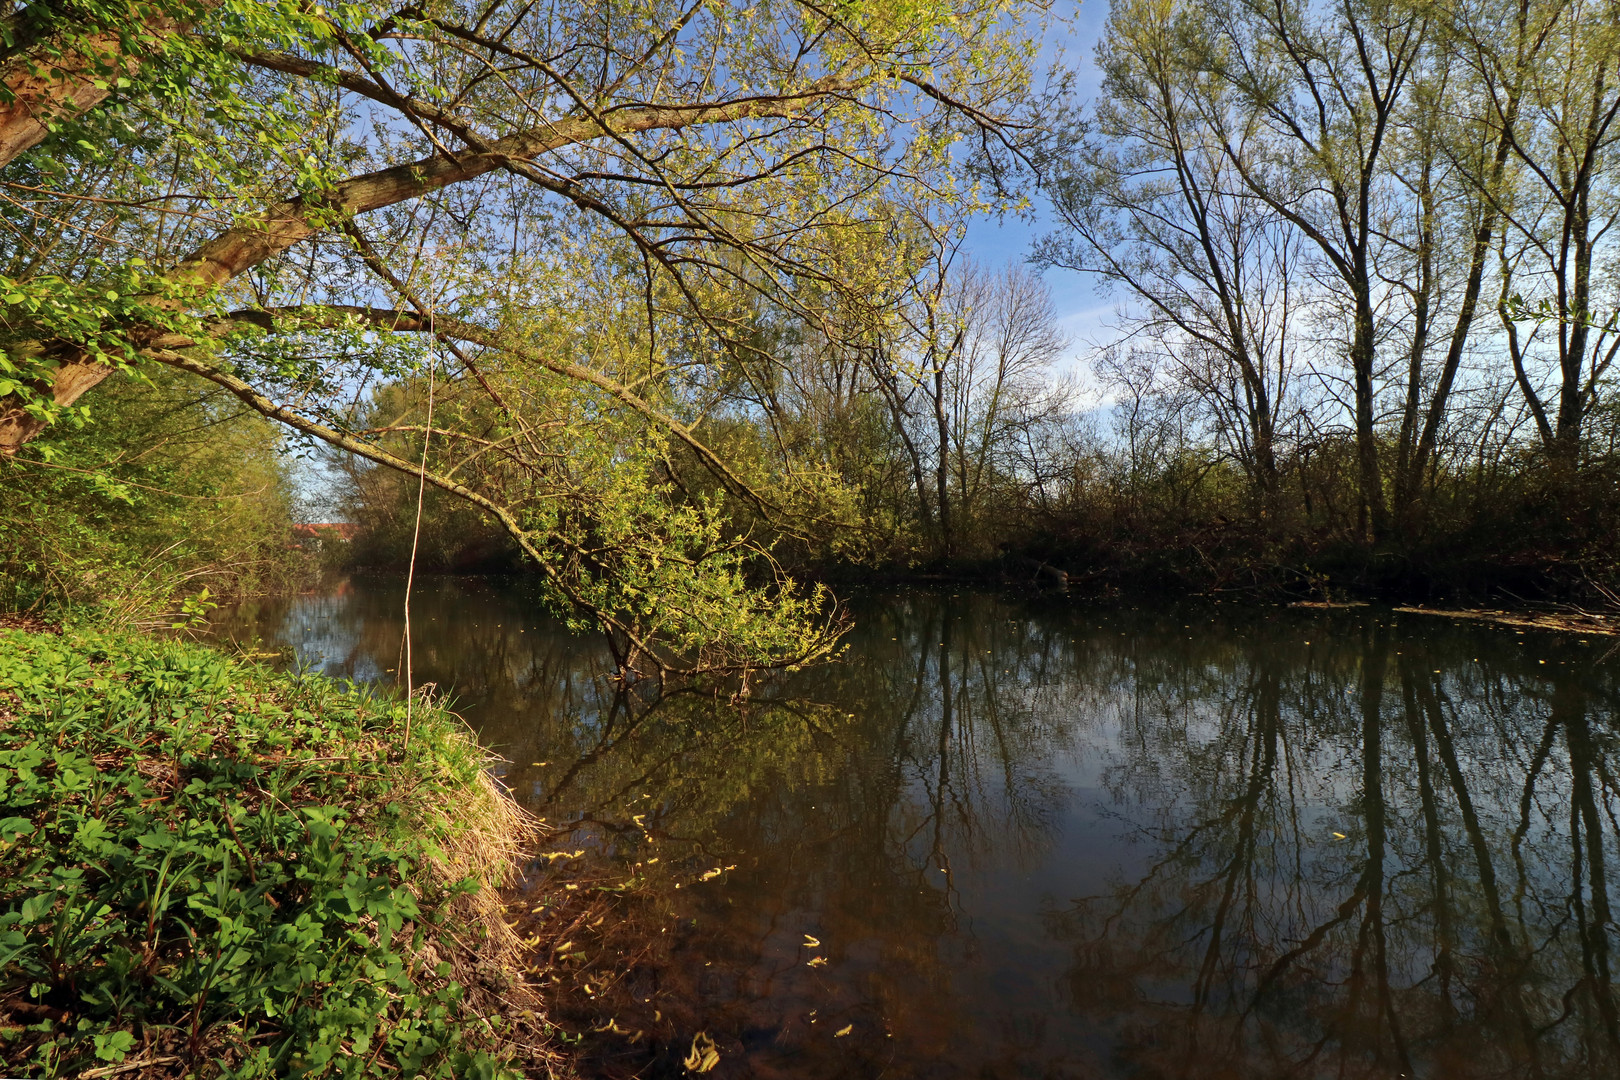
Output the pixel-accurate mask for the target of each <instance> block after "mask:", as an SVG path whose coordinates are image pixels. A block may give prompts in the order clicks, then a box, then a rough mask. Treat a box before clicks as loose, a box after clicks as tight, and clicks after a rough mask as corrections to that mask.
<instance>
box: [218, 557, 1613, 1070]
mask: <svg viewBox="0 0 1620 1080" xmlns="http://www.w3.org/2000/svg"><path fill="white" fill-rule="evenodd" d="M398 600H399V596H398V590H397V587H393V586H376V585H373V586H365V587H355V588H352V589H350V590H349V591H348V592H347V593H346V594H344V595H340V596H326V597H315V598H305V599H303V600H301V601H299V602H297V603H295V604H293V605H291V606H288V607H283V608H280V609H276V610H262V611H259V612H242V613H239V615H238V621H237V624H236V629H235V630H234V631H232V632H234V633H236V634H238V635H239V636H240V635H242V634H245V633H247V632H249V631H251V630H252V629H254V628H258V631H259V633H261V634H264V635H265V636H266V637H268V638H279V639H280V640H282V641H288V642H291V643H293V644H295V645H298V646H299V647H300V649H301V650H302V654H303V655H304V656H306V657H311V656H312V655H313V653H314V652H315V651H320V652H321V653H322V654H323V656H324V659H323V660H322V661H321V663H322V664H323V665H324V666H325V667H326V668H327V669H329V670H332V671H335V672H340V673H349V674H353V675H357V676H359V677H378V676H381V677H386V676H387V671H386V669H387V668H390V667H395V666H397V664H396V663H395V662H394V660H395V658H397V656H398V653H399V635H400V632H401V626H400V622H399V619H398V611H399V605H398ZM856 610H857V615H858V623H857V627H858V628H857V630H856V632H855V634H854V635H853V636H852V638H851V643H850V650H849V653H848V655H847V657H846V659H845V661H844V662H842V663H840V664H837V665H833V666H829V667H824V668H820V669H817V670H814V671H810V672H805V673H802V674H801V675H799V676H797V677H795V678H794V679H793V680H792V681H790V682H788V683H784V684H777V685H773V686H771V687H769V688H767V690H766V691H765V692H763V693H761V694H760V695H759V696H758V697H757V698H756V699H755V700H753V701H750V702H749V703H747V704H746V705H744V706H741V707H737V708H731V707H727V706H724V705H721V704H718V703H717V702H716V701H715V700H714V699H713V698H698V697H693V696H690V695H675V696H673V697H671V698H668V699H665V700H662V701H656V702H649V701H643V700H640V699H636V698H632V697H627V696H626V695H624V694H622V693H616V692H615V690H614V688H613V686H612V684H611V683H610V682H609V681H607V680H605V679H604V678H603V677H602V671H603V670H604V668H603V664H602V661H603V657H601V656H600V655H598V654H596V653H595V652H594V650H593V649H592V648H591V647H590V646H589V644H588V643H582V642H581V641H580V640H578V639H574V638H569V637H567V636H566V635H563V634H561V633H560V632H559V631H558V630H557V628H556V627H555V626H553V625H551V624H549V623H547V622H546V621H544V620H543V619H540V618H538V617H536V616H535V615H534V614H533V608H532V606H531V604H530V603H529V601H528V600H527V599H526V598H525V596H524V595H523V593H522V590H521V589H511V588H507V587H505V586H502V585H499V584H493V583H482V584H479V583H462V582H456V581H443V582H440V583H438V584H437V585H435V586H434V587H432V588H430V589H429V590H427V591H426V592H424V593H421V594H419V595H418V596H417V597H416V598H415V599H414V600H413V611H414V612H417V613H418V614H417V615H416V618H415V620H414V621H415V622H416V625H417V626H418V628H419V629H418V634H419V637H418V640H417V643H416V649H415V651H416V655H417V656H418V657H419V658H420V659H419V662H418V672H417V677H418V679H419V680H424V679H425V680H433V681H436V682H438V683H439V684H440V685H441V686H442V687H446V688H449V689H450V690H452V691H453V692H454V694H455V695H456V697H457V699H458V700H459V701H460V702H461V703H462V707H463V711H464V712H465V713H466V715H467V716H468V718H469V719H470V720H471V721H472V722H473V723H474V724H475V726H477V727H478V728H479V729H480V732H481V734H482V736H483V737H484V739H485V740H486V741H487V742H488V743H489V744H490V745H492V746H493V747H494V748H495V749H496V750H497V751H498V752H500V753H501V754H503V755H504V756H506V757H508V758H510V759H512V762H513V764H512V765H511V766H510V767H509V768H508V770H507V772H506V778H507V781H508V782H509V783H510V784H511V785H512V786H513V789H514V791H515V792H516V793H517V794H518V795H519V797H521V798H522V799H524V800H525V801H526V802H527V803H528V804H529V805H530V806H531V808H533V809H534V810H535V811H536V812H537V813H540V814H542V815H543V816H545V817H547V818H548V819H550V820H552V821H553V822H567V823H570V826H571V828H572V829H573V830H574V831H573V833H572V834H571V835H570V836H568V837H567V838H566V839H568V840H569V841H570V843H572V842H574V841H588V842H589V843H590V844H591V845H593V846H594V847H595V848H596V849H597V850H599V851H601V852H603V853H605V855H606V857H609V858H611V859H614V860H617V861H618V863H619V864H620V865H622V866H624V867H626V868H627V872H628V868H635V873H636V874H637V875H638V876H639V880H641V881H643V882H644V883H646V886H645V890H644V892H643V894H642V898H641V900H640V901H638V902H639V903H641V904H643V905H644V908H643V911H642V912H641V917H642V918H643V919H644V920H646V926H647V928H648V930H649V932H651V931H652V930H653V929H656V930H658V931H660V932H661V933H660V938H659V940H658V942H657V944H658V948H657V949H656V950H654V955H653V962H651V963H642V964H640V965H639V966H638V967H636V968H635V970H629V971H619V972H616V973H615V972H612V971H607V970H604V971H602V974H604V975H609V976H615V975H616V976H617V978H616V981H615V980H613V979H610V983H612V984H613V985H616V986H618V987H619V990H620V992H619V993H618V995H617V996H615V995H614V994H613V993H607V992H603V991H604V987H603V985H602V983H601V980H600V979H598V980H597V982H596V984H595V985H594V987H593V993H595V994H597V996H596V997H591V998H589V999H587V998H585V997H581V998H579V999H578V1000H577V1001H575V1002H573V1003H572V1004H571V1005H569V1006H568V1009H571V1010H572V1011H571V1013H570V1015H572V1017H573V1018H574V1020H575V1021H576V1022H577V1023H578V1024H579V1025H580V1026H581V1027H585V1026H602V1025H603V1024H605V1023H606V1022H607V1020H609V1019H612V1020H614V1021H615V1023H616V1024H617V1025H618V1026H619V1027H622V1028H625V1029H640V1030H643V1031H646V1032H650V1033H651V1034H650V1035H648V1036H647V1037H644V1038H643V1039H641V1040H639V1041H637V1042H635V1043H626V1042H624V1041H623V1040H618V1041H617V1042H614V1038H615V1037H614V1036H611V1035H609V1036H603V1037H602V1039H603V1042H602V1053H601V1055H600V1057H599V1060H598V1064H599V1065H600V1066H601V1068H602V1069H603V1070H604V1071H606V1072H610V1073H617V1074H624V1075H628V1074H630V1073H634V1072H640V1073H641V1074H644V1075H678V1074H679V1073H680V1069H679V1065H678V1062H679V1059H680V1057H681V1056H682V1055H683V1054H684V1052H685V1049H686V1045H687V1042H688V1041H689V1040H690V1038H691V1035H692V1033H693V1032H694V1031H695V1030H698V1029H699V1028H702V1029H705V1030H707V1031H709V1032H710V1033H711V1034H713V1035H714V1036H715V1037H716V1038H717V1039H718V1040H719V1044H720V1048H721V1051H722V1065H721V1067H720V1070H719V1073H718V1075H761V1076H764V1075H782V1076H829V1077H830V1076H863V1075H870V1076H876V1075H879V1074H880V1073H881V1074H882V1075H885V1076H940V1075H963V1076H967V1075H972V1076H1132V1077H1158V1076H1163V1077H1222V1076H1234V1077H1270V1076H1277V1077H1281V1076H1289V1077H1317V1076H1349V1077H1363V1076H1365V1077H1382V1076H1392V1077H1393V1076H1399V1075H1402V1074H1405V1075H1408V1076H1419V1075H1434V1076H1448V1077H1497V1076H1501V1077H1509V1076H1511V1077H1518V1076H1543V1077H1549V1078H1552V1077H1563V1076H1613V1075H1620V1023H1617V1016H1616V1005H1617V1002H1616V994H1615V989H1614V986H1613V982H1612V976H1611V971H1610V966H1611V963H1612V958H1611V953H1612V951H1613V948H1614V945H1615V941H1616V937H1615V935H1616V928H1615V924H1614V921H1613V912H1612V908H1611V901H1610V899H1609V877H1610V871H1609V867H1610V866H1611V865H1612V862H1613V860H1614V859H1615V858H1616V856H1617V854H1620V851H1617V842H1620V823H1617V819H1616V816H1615V812H1616V808H1617V805H1620V789H1617V785H1616V771H1615V760H1616V755H1615V738H1616V730H1615V716H1616V709H1615V679H1614V673H1613V670H1612V665H1609V664H1606V663H1600V662H1598V661H1597V659H1596V658H1595V657H1594V654H1598V655H1599V656H1601V654H1602V653H1603V652H1604V651H1605V650H1606V649H1607V647H1608V643H1606V642H1603V641H1601V640H1599V641H1595V642H1583V641H1581V640H1580V639H1577V638H1573V637H1557V636H1553V635H1536V634H1529V635H1526V634H1515V633H1513V632H1510V631H1502V630H1493V629H1487V628H1479V627H1453V626H1450V625H1447V624H1445V623H1441V622H1439V621H1437V620H1425V619H1414V618H1403V619H1401V620H1399V621H1396V620H1395V619H1393V618H1391V617H1388V616H1380V615H1377V614H1373V613H1343V612H1341V613H1331V614H1320V613H1311V614H1305V613H1292V612H1290V613H1274V614H1272V615H1270V616H1267V615H1265V614H1264V613H1258V614H1257V613H1249V614H1247V615H1230V616H1229V615H1227V614H1224V613H1219V614H1217V613H1212V612H1209V611H1201V612H1197V613H1189V612H1186V611H1182V612H1161V613H1158V614H1153V615H1148V614H1142V613H1134V612H1120V611H1113V612H1098V611H1086V610H1083V609H1079V608H1078V607H1077V606H1075V605H1073V604H1070V603H1062V604H1056V605H1054V604H1050V603H1049V604H1046V605H1038V604H1035V603H1033V602H1020V601H1014V600H1007V599H1003V598H997V597H992V596H986V595H963V596H959V597H958V596H951V595H946V594H940V593H919V592H913V593H908V594H904V595H900V596H890V597H880V598H871V599H869V600H867V601H864V602H862V603H860V604H858V605H857V608H856ZM424 624H425V625H426V629H425V630H423V629H421V627H422V626H423V625H424ZM653 859H657V860H659V861H658V862H657V863H656V864H653V863H652V862H651V860H653ZM653 865H656V866H657V868H658V871H657V872H656V873H655V872H653V870H652V867H653ZM732 865H734V866H735V867H736V869H735V870H734V871H729V872H726V873H724V874H722V875H720V876H718V877H715V878H712V879H710V880H707V881H705V880H702V878H701V874H702V872H705V871H706V870H707V869H713V868H722V867H724V866H732ZM676 884H682V885H683V886H684V887H683V888H682V889H680V890H676V889H675V887H674V886H675V885H676ZM806 935H809V940H814V941H816V942H818V943H819V944H818V946H817V947H815V948H809V947H807V946H806V945H805V941H806V940H807V938H806ZM816 957H821V958H823V961H824V962H823V963H821V964H818V965H815V966H811V964H810V963H809V962H810V961H811V960H813V959H815V958H816ZM607 966H608V967H611V965H607ZM593 978H596V976H593ZM638 1010H639V1011H638ZM655 1010H656V1013H655ZM655 1016H656V1017H657V1019H655ZM845 1026H848V1027H849V1028H850V1030H849V1033H848V1034H847V1035H843V1036H840V1035H838V1034H837V1032H838V1031H841V1030H842V1029H843V1028H844V1027H845Z"/></svg>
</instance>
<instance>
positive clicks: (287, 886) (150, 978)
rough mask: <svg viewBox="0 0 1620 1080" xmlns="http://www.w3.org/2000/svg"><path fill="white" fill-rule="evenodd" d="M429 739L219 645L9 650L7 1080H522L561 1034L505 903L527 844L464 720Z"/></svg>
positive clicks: (382, 703) (17, 636) (431, 729)
mask: <svg viewBox="0 0 1620 1080" xmlns="http://www.w3.org/2000/svg"><path fill="white" fill-rule="evenodd" d="M404 720H405V710H404V704H403V703H402V702H400V701H398V700H393V699H389V698H386V697H382V696H379V695H375V694H372V693H368V692H367V691H365V690H363V689H357V688H355V687H352V686H348V685H343V684H338V683H335V682H332V681H330V680H326V679H321V678H314V677H301V676H290V675H283V674H277V673H274V672H272V671H269V670H267V669H265V668H262V667H258V666H255V665H251V664H246V663H242V662H239V661H236V660H232V659H229V658H227V657H225V656H223V655H221V654H220V653H217V652H214V651H211V650H209V649H206V648H202V647H198V646H195V645H188V644H183V643H176V642H165V641H155V640H151V639H147V638H141V637H135V636H109V635H96V634H78V635H70V636H68V637H65V638H58V637H53V636H49V635H44V634H28V633H22V632H15V631H0V1063H3V1065H4V1068H0V1073H5V1074H7V1075H25V1076H30V1077H50V1076H86V1077H94V1076H97V1075H114V1074H115V1073H117V1074H124V1075H129V1074H131V1073H133V1072H134V1070H135V1069H136V1068H140V1069H142V1071H141V1072H140V1074H139V1075H142V1076H163V1075H177V1076H178V1075H200V1076H214V1075H223V1076H243V1077H250V1076H282V1075H299V1076H320V1077H326V1076H343V1077H350V1076H391V1075H408V1076H417V1075H427V1076H455V1077H469V1076H473V1077H477V1076H495V1075H500V1074H502V1073H504V1072H505V1071H506V1067H505V1066H506V1063H507V1062H509V1061H510V1059H511V1054H512V1047H513V1046H516V1045H520V1044H521V1042H522V1041H523V1040H522V1038H520V1036H522V1035H523V1030H522V1028H523V1024H524V1023H525V1022H527V1023H528V1024H530V1026H531V1027H532V1026H534V1025H536V1024H538V1021H535V1020H533V1017H532V1013H530V1014H521V1013H520V1010H519V1009H517V1008H515V1007H513V1008H507V1006H513V1005H514V1002H517V1003H518V1004H521V1003H522V998H521V994H522V989H521V987H515V986H513V985H512V984H511V983H510V982H509V981H508V978H507V975H506V972H508V971H510V970H511V969H512V965H511V963H510V961H511V959H512V956H513V948H514V945H515V942H514V941H513V940H509V939H510V931H508V930H507V928H506V926H505V924H504V923H503V922H502V921H501V919H500V907H499V901H498V897H497V896H496V895H495V886H496V885H498V884H499V883H500V879H501V878H502V876H503V875H504V874H506V873H509V872H510V869H511V867H512V865H513V861H514V856H515V853H516V842H517V834H519V833H521V831H522V828H523V819H522V817H521V814H520V813H519V812H518V811H516V810H515V809H514V808H513V807H512V806H511V804H510V802H509V801H508V800H506V799H504V797H502V796H501V795H500V794H499V793H498V792H497V791H495V789H494V788H493V786H492V785H491V783H490V781H489V780H488V779H487V778H486V776H485V774H484V766H485V760H484V758H483V756H482V754H481V752H480V751H479V749H478V748H477V746H476V744H475V743H474V742H473V740H472V739H471V737H470V735H469V733H467V731H466V730H465V728H464V727H463V726H462V725H461V723H460V721H458V720H457V719H456V718H455V717H453V716H452V715H450V714H449V713H448V712H446V711H444V710H442V709H438V708H434V707H431V706H424V705H422V704H421V703H418V704H417V706H416V708H415V710H414V716H413V723H412V730H411V736H410V741H409V744H408V746H407V745H406V742H405V738H404V734H405V732H404ZM503 935H505V936H504V937H503ZM519 1015H527V1016H528V1017H529V1019H528V1020H527V1021H524V1020H522V1019H516V1020H514V1019H508V1018H505V1017H510V1016H519Z"/></svg>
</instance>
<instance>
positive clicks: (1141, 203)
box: [1038, 3, 1306, 510]
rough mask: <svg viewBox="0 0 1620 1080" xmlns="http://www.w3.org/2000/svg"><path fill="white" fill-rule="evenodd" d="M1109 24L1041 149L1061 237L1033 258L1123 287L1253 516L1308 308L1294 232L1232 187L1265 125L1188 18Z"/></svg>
mask: <svg viewBox="0 0 1620 1080" xmlns="http://www.w3.org/2000/svg"><path fill="white" fill-rule="evenodd" d="M1108 27H1109V32H1108V34H1107V35H1106V36H1105V37H1104V39H1103V41H1102V43H1101V44H1100V45H1099V46H1098V52H1097V59H1098V65H1099V67H1100V68H1101V69H1102V72H1103V86H1102V94H1101V98H1100V100H1099V102H1098V104H1097V106H1096V108H1095V111H1094V113H1093V115H1091V116H1089V117H1088V118H1086V119H1085V120H1083V121H1079V122H1078V123H1076V124H1073V125H1072V127H1070V128H1069V129H1064V128H1059V129H1058V131H1057V132H1055V134H1057V136H1058V138H1057V139H1056V140H1054V145H1053V146H1052V147H1051V149H1050V150H1049V151H1048V154H1047V162H1046V165H1047V168H1048V170H1049V172H1050V174H1051V184H1050V191H1051V198H1052V203H1053V206H1054V208H1055V209H1056V210H1057V213H1058V217H1059V218H1060V220H1061V221H1062V222H1063V223H1064V224H1065V225H1066V226H1067V227H1068V229H1069V235H1057V236H1053V237H1049V238H1048V239H1047V240H1046V241H1045V242H1044V243H1043V244H1042V245H1041V246H1040V248H1039V249H1038V258H1039V259H1040V261H1042V262H1044V263H1046V264H1047V265H1053V266H1063V267H1067V268H1069V269H1073V270H1078V271H1082V272H1094V273H1096V274H1098V275H1099V276H1100V278H1101V279H1102V280H1103V281H1105V282H1107V283H1109V284H1114V285H1121V286H1124V287H1125V289H1127V290H1128V291H1129V294H1130V295H1131V296H1132V298H1133V299H1134V301H1135V306H1136V312H1135V313H1134V314H1133V315H1132V316H1131V317H1130V320H1129V321H1130V322H1131V324H1132V325H1133V326H1136V327H1139V328H1140V329H1141V330H1142V331H1143V332H1144V337H1145V338H1146V339H1147V340H1148V341H1151V342H1152V345H1153V349H1154V350H1155V351H1156V352H1157V353H1158V354H1159V355H1160V358H1161V361H1162V363H1163V364H1164V365H1165V366H1167V367H1169V368H1170V369H1171V371H1172V372H1173V374H1174V377H1175V378H1176V379H1177V381H1180V382H1183V383H1185V384H1186V385H1188V386H1189V387H1190V388H1191V389H1193V391H1194V392H1195V393H1196V395H1197V397H1198V400H1200V401H1202V402H1203V404H1204V406H1205V408H1206V409H1207V410H1208V412H1209V414H1210V415H1211V416H1212V417H1213V419H1214V426H1215V431H1216V433H1217V437H1218V438H1219V439H1220V441H1221V442H1222V443H1223V444H1224V445H1225V446H1226V447H1227V449H1228V450H1229V452H1230V453H1231V454H1232V455H1233V457H1234V458H1235V459H1236V460H1237V461H1238V462H1239V463H1240V464H1241V465H1242V467H1243V469H1244V472H1245V473H1246V474H1247V475H1248V476H1249V477H1250V479H1251V480H1252V482H1253V484H1254V486H1255V488H1256V490H1257V491H1258V492H1259V494H1260V496H1261V498H1260V501H1259V508H1260V509H1262V510H1263V509H1264V508H1265V507H1266V505H1267V504H1269V503H1270V502H1272V501H1273V500H1274V499H1275V496H1276V491H1277V483H1278V468H1277V427H1278V424H1279V422H1280V420H1281V419H1282V416H1283V411H1284V409H1285V408H1286V401H1287V398H1288V394H1289V390H1290V384H1291V383H1292V381H1293V378H1294V370H1293V369H1294V359H1295V351H1296V344H1295V341H1294V336H1295V335H1296V334H1297V333H1298V328H1297V326H1296V322H1297V320H1298V319H1299V313H1298V310H1297V309H1298V308H1299V307H1301V306H1303V304H1304V302H1305V294H1306V289H1305V288H1304V287H1303V286H1302V284H1301V283H1297V282H1295V281H1294V280H1293V278H1294V276H1295V275H1297V274H1298V273H1299V271H1300V268H1301V266H1302V264H1303V262H1304V260H1303V258H1302V257H1301V254H1300V251H1299V248H1300V244H1301V242H1302V237H1301V234H1300V232H1299V230H1298V229H1297V228H1296V227H1294V226H1293V225H1292V223H1291V222H1289V221H1288V220H1287V218H1286V217H1285V216H1283V215H1281V214H1279V213H1277V212H1276V211H1274V210H1272V209H1271V208H1270V207H1268V206H1267V205H1266V204H1265V203H1264V202H1263V201H1260V200H1256V199H1253V198H1251V197H1247V196H1246V194H1245V192H1244V191H1243V176H1242V166H1241V165H1239V164H1237V162H1238V161H1247V160H1249V159H1250V158H1252V156H1253V154H1254V153H1255V148H1257V147H1259V146H1260V145H1261V143H1262V141H1263V139H1264V131H1263V129H1262V124H1261V122H1260V117H1259V116H1258V115H1257V114H1256V113H1255V112H1254V110H1252V108H1250V107H1249V103H1248V102H1247V101H1246V100H1245V99H1244V97H1243V96H1242V95H1241V94H1239V93H1237V92H1235V90H1234V89H1233V88H1232V87H1230V86H1228V85H1225V84H1223V82H1222V80H1221V78H1220V76H1219V75H1218V74H1217V73H1215V72H1213V71H1211V70H1210V69H1209V67H1208V65H1207V64H1206V63H1203V62H1202V61H1201V59H1200V56H1201V45H1200V42H1201V40H1202V38H1201V35H1202V34H1203V33H1204V31H1205V30H1206V29H1207V26H1206V24H1205V22H1204V20H1203V19H1202V18H1201V17H1200V15H1199V13H1198V12H1197V11H1196V10H1195V9H1188V8H1170V7H1166V6H1164V5H1160V4H1154V3H1128V4H1119V5H1116V6H1115V7H1113V8H1111V9H1110V13H1109V21H1108ZM1223 139H1225V140H1229V142H1223ZM1229 153H1230V156H1229ZM1142 355H1143V354H1142V352H1141V350H1140V349H1139V350H1138V351H1137V356H1138V357H1141V356H1142Z"/></svg>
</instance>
